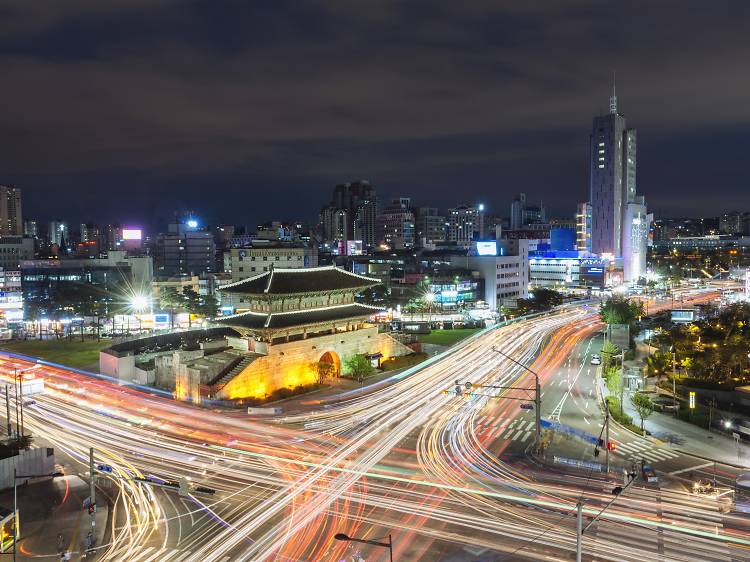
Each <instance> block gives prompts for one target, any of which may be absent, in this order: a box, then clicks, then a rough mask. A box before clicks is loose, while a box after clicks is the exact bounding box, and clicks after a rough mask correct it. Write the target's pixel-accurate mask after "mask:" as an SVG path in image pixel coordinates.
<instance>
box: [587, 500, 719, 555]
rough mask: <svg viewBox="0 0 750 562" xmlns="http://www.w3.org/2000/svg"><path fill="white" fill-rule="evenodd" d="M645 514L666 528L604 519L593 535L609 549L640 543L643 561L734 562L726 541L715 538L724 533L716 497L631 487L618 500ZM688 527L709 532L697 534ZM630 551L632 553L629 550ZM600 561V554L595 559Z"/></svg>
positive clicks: (638, 545) (600, 543) (633, 545)
mask: <svg viewBox="0 0 750 562" xmlns="http://www.w3.org/2000/svg"><path fill="white" fill-rule="evenodd" d="M618 502H619V503H620V504H621V505H622V506H623V507H626V508H629V509H631V510H633V511H634V512H637V513H638V514H639V515H640V516H641V517H644V516H645V517H646V518H647V519H650V520H652V521H657V522H659V523H662V524H663V526H662V527H656V528H655V527H641V526H634V525H623V524H622V523H621V522H613V521H606V520H601V521H600V522H599V523H597V524H596V527H595V529H594V531H593V533H591V535H590V536H592V537H594V538H595V539H596V544H597V545H599V546H604V547H605V548H606V547H609V548H623V547H624V548H631V547H635V545H637V550H638V551H639V552H640V553H641V554H642V556H643V560H655V561H664V562H666V561H681V560H701V561H703V562H731V561H732V560H733V558H732V554H731V552H730V550H729V548H728V547H727V545H726V544H725V543H723V542H722V541H718V540H714V539H712V538H711V535H714V536H717V535H719V534H721V533H722V532H723V524H722V516H721V513H720V512H719V507H718V504H717V502H716V501H715V500H704V499H702V498H692V497H691V498H690V503H689V504H686V503H685V500H684V498H682V499H680V498H678V497H677V496H671V495H670V494H669V493H668V492H660V491H657V492H654V491H653V490H650V489H643V488H641V489H639V488H631V489H630V490H629V491H628V492H627V493H626V494H623V496H622V497H621V498H620V499H619V500H618ZM685 530H693V531H699V532H702V533H706V536H695V535H694V534H689V533H686V532H685ZM628 554H631V553H630V552H628ZM593 559H594V560H596V559H597V558H596V556H594V558H593Z"/></svg>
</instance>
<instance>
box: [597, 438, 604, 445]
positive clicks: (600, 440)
mask: <svg viewBox="0 0 750 562" xmlns="http://www.w3.org/2000/svg"><path fill="white" fill-rule="evenodd" d="M597 445H598V446H599V447H604V439H602V438H601V437H600V438H599V441H598V442H597Z"/></svg>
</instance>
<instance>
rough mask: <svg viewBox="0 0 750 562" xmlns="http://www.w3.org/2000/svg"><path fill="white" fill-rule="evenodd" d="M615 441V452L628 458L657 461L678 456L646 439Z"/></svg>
mask: <svg viewBox="0 0 750 562" xmlns="http://www.w3.org/2000/svg"><path fill="white" fill-rule="evenodd" d="M616 443H617V448H616V449H615V453H618V454H620V455H622V456H625V457H628V458H639V459H640V458H643V459H646V460H647V461H650V462H659V461H666V460H669V459H675V458H677V457H679V454H677V453H675V452H674V451H670V450H669V449H661V448H657V447H654V446H653V445H652V444H651V443H649V442H648V441H640V440H638V441H630V442H627V443H625V442H621V441H617V442H616Z"/></svg>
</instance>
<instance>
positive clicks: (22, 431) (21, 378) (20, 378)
mask: <svg viewBox="0 0 750 562" xmlns="http://www.w3.org/2000/svg"><path fill="white" fill-rule="evenodd" d="M18 388H19V391H20V393H19V401H20V402H21V404H20V405H19V407H20V408H21V437H23V436H24V435H25V434H26V432H25V431H24V427H23V374H21V376H20V377H18Z"/></svg>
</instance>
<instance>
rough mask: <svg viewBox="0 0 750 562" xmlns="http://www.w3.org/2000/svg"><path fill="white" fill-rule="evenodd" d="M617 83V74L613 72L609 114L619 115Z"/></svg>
mask: <svg viewBox="0 0 750 562" xmlns="http://www.w3.org/2000/svg"><path fill="white" fill-rule="evenodd" d="M616 82H617V73H616V72H614V71H613V72H612V95H611V96H610V97H609V112H610V113H617V91H616V90H615V85H616Z"/></svg>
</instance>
